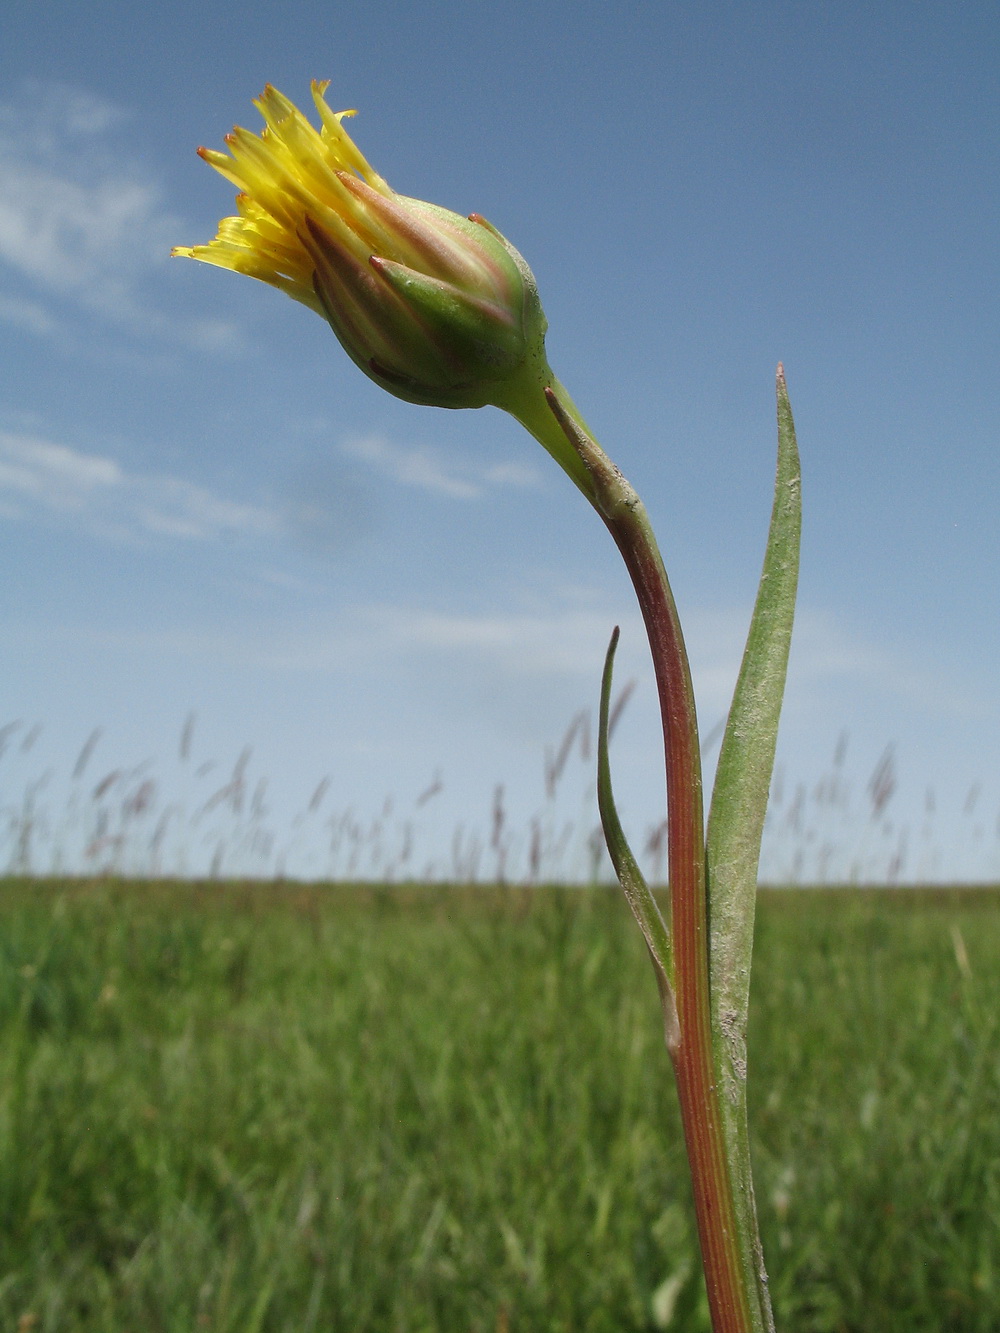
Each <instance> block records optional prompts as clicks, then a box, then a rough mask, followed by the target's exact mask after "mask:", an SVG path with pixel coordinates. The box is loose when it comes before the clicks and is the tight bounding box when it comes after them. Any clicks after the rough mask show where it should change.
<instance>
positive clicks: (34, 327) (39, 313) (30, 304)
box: [0, 295, 57, 337]
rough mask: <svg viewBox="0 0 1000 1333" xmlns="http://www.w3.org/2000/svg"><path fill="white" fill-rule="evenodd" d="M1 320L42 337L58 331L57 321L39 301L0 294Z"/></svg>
mask: <svg viewBox="0 0 1000 1333" xmlns="http://www.w3.org/2000/svg"><path fill="white" fill-rule="evenodd" d="M0 320H2V321H3V322H4V323H5V324H13V326H14V327H15V328H16V329H24V330H25V332H27V333H34V334H37V335H38V336H39V337H42V336H44V335H46V334H49V333H54V332H55V331H56V327H57V325H56V321H55V320H54V319H53V317H52V316H51V315H50V314H49V312H48V311H47V310H46V309H45V307H44V306H43V305H40V304H39V303H38V302H37V301H28V300H22V299H18V298H17V297H10V296H3V295H0Z"/></svg>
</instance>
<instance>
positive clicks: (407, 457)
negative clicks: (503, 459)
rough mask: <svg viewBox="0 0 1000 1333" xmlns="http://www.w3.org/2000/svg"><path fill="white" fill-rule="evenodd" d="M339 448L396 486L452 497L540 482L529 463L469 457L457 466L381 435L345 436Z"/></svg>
mask: <svg viewBox="0 0 1000 1333" xmlns="http://www.w3.org/2000/svg"><path fill="white" fill-rule="evenodd" d="M343 448H344V453H346V454H347V455H348V456H349V457H351V458H356V459H358V460H360V461H361V462H363V463H367V464H368V465H369V466H370V467H371V468H373V469H374V470H375V471H376V472H379V473H380V474H381V475H382V476H383V477H386V478H388V479H389V480H390V481H392V482H395V483H396V485H398V486H412V487H415V488H416V489H418V490H424V491H430V492H431V493H432V494H436V495H444V496H447V497H448V498H449V499H453V500H478V499H479V498H480V497H481V496H483V495H485V494H486V492H487V491H488V490H490V489H493V488H496V487H501V486H507V487H510V486H513V487H517V488H518V489H526V488H534V487H537V486H539V485H541V481H540V478H539V475H538V473H537V472H536V471H535V470H534V468H531V467H527V466H524V465H521V464H506V463H504V464H493V465H489V466H486V467H484V466H482V465H481V464H480V463H477V462H476V461H475V460H473V459H472V458H469V459H467V460H463V461H462V464H461V465H460V466H459V465H458V464H456V462H455V460H453V459H446V458H444V457H443V456H442V454H441V452H440V451H439V450H436V449H433V448H431V447H430V446H428V445H417V446H415V447H413V448H405V447H403V446H402V445H398V444H392V443H390V441H389V440H386V439H385V438H384V437H382V436H381V435H365V436H360V437H357V438H355V439H351V440H348V441H347V442H346V444H345V445H344V446H343Z"/></svg>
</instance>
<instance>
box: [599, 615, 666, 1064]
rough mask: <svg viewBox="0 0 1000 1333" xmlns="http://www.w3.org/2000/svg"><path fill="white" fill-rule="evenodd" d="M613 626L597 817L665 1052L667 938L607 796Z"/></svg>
mask: <svg viewBox="0 0 1000 1333" xmlns="http://www.w3.org/2000/svg"><path fill="white" fill-rule="evenodd" d="M618 632H619V631H618V626H617V625H616V626H615V628H614V631H613V633H612V635H611V642H610V643H609V644H608V652H607V656H606V657H605V659H604V675H603V676H602V678H601V711H600V719H599V721H598V726H597V805H598V809H599V810H600V812H601V826H602V828H603V829H604V841H605V842H606V843H607V847H608V855H609V856H610V857H611V864H612V865H613V866H614V868H615V874H616V875H617V876H618V883H619V884H620V885H621V887H622V892H623V893H624V894H625V898H626V901H627V902H628V905H629V907H631V909H632V914H633V916H634V917H635V919H636V921H638V923H639V929H640V930H641V931H642V934H643V938H644V939H645V941H646V947H647V948H648V949H649V956H650V958H651V959H652V962H653V971H654V972H655V973H656V984H657V986H658V987H659V990H660V1002H661V1004H662V1006H663V1032H664V1037H665V1040H666V1043H667V1047H668V1049H672V1048H673V1046H674V1045H675V1044H676V1041H677V1036H678V1029H677V1006H676V1003H675V1001H674V992H673V987H672V984H671V983H672V977H673V962H672V959H671V956H670V936H669V933H668V931H667V927H666V923H665V922H664V920H663V917H662V916H661V915H660V909H659V907H657V905H656V899H655V898H654V897H653V895H652V893H651V891H650V888H649V885H648V884H647V883H646V880H645V878H644V877H643V874H642V871H641V870H640V869H639V864H638V862H637V861H636V859H635V856H634V855H633V853H632V849H631V847H630V846H629V845H628V839H627V838H626V837H625V830H624V829H623V828H622V825H621V820H620V819H619V818H618V810H617V809H616V807H615V798H614V795H613V794H612V790H611V763H610V760H609V757H608V730H609V728H608V717H609V713H610V706H611V678H612V674H613V671H614V662H615V649H616V648H617V647H618Z"/></svg>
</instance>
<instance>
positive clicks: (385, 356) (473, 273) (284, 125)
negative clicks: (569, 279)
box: [173, 82, 547, 407]
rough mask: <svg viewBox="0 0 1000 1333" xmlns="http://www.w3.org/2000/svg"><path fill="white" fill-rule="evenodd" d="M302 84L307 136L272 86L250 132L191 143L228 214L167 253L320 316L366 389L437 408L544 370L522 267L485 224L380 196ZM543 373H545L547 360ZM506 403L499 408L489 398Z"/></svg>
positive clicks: (536, 313) (473, 402) (472, 403)
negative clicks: (248, 281) (308, 108)
mask: <svg viewBox="0 0 1000 1333" xmlns="http://www.w3.org/2000/svg"><path fill="white" fill-rule="evenodd" d="M326 88H327V84H326V83H325V82H324V83H320V82H314V83H313V85H312V95H313V101H314V102H315V104H316V109H317V111H318V112H319V116H320V121H321V128H320V129H319V130H318V131H317V130H316V129H314V128H313V126H312V125H311V124H310V123H309V121H308V120H307V119H306V118H305V116H303V115H302V113H301V112H300V111H299V110H298V109H297V108H296V107H295V106H293V105H292V103H291V102H289V101H288V99H287V98H285V97H283V96H282V95H281V93H279V92H278V91H277V90H276V89H275V88H272V87H270V86H268V87H267V88H265V89H264V92H263V94H262V95H261V96H260V97H259V98H258V99H257V101H256V102H255V105H256V107H257V108H258V110H259V111H260V113H261V115H262V116H263V117H264V122H265V128H264V129H263V130H262V131H261V133H260V134H259V135H256V134H252V133H251V132H250V131H249V130H244V129H240V128H237V129H234V130H233V132H232V134H228V135H227V136H226V144H227V146H228V149H229V152H228V153H220V152H214V151H213V150H211V149H208V148H199V149H198V152H199V154H200V155H201V157H203V158H204V159H205V161H206V162H208V163H209V164H210V165H211V166H213V167H215V169H216V170H217V171H219V172H221V174H222V175H223V176H225V177H226V179H227V180H230V181H232V183H233V184H234V185H235V186H236V187H237V188H238V190H239V191H240V193H239V194H238V195H237V198H236V207H237V210H238V216H236V217H231V218H224V219H223V220H222V222H221V223H220V224H219V233H218V235H217V236H216V238H215V240H213V241H212V242H211V243H210V244H209V245H196V246H190V247H188V246H178V247H177V248H176V249H175V250H174V251H173V253H174V254H175V255H184V256H187V257H189V258H191V259H200V260H203V261H204V262H205V263H208V264H216V265H218V266H219V267H221V268H230V269H233V270H234V271H235V272H237V273H246V274H249V276H250V277H253V278H259V279H260V280H261V281H262V282H268V283H270V284H271V285H272V286H274V287H280V288H281V290H282V291H284V292H286V293H287V294H288V295H289V296H292V297H294V298H295V300H297V301H301V302H302V303H303V304H304V305H307V306H309V307H310V308H311V309H313V310H315V311H316V312H317V313H318V314H320V315H322V316H323V317H324V318H325V319H326V320H328V321H329V323H330V325H331V327H332V328H333V331H334V333H336V335H337V337H338V338H339V339H340V341H341V343H342V344H343V346H344V348H345V349H346V351H347V352H348V353H349V355H350V356H351V357H352V359H353V360H354V361H355V362H356V363H357V364H358V365H359V366H360V367H361V369H362V370H363V371H364V372H365V373H366V374H367V375H369V376H370V377H371V378H372V379H373V380H375V382H376V383H378V384H380V385H382V387H383V388H386V389H388V390H389V391H390V392H391V393H394V394H396V395H397V396H398V397H400V398H405V399H407V400H409V401H411V402H418V403H431V404H434V405H436V406H439V407H479V406H482V405H484V404H486V403H498V404H501V400H502V399H503V398H504V397H505V386H506V385H509V384H510V382H511V381H513V380H516V379H517V378H518V377H519V376H520V375H521V374H522V372H523V371H524V370H525V369H526V366H527V363H529V362H530V363H531V364H532V366H533V367H534V368H535V373H537V371H538V368H539V367H544V366H545V360H544V350H543V342H544V334H545V317H544V315H543V313H542V309H541V306H540V304H539V301H538V292H537V289H536V286H535V281H534V278H533V277H532V275H531V271H530V270H529V268H528V266H527V264H526V263H525V262H524V260H523V259H522V258H521V256H520V255H519V254H518V252H517V251H516V250H515V249H514V247H513V246H512V245H510V244H509V242H507V241H506V240H505V239H504V238H503V237H502V236H501V235H500V233H499V232H497V231H496V230H495V229H494V228H493V227H491V226H490V224H489V223H488V222H486V221H485V219H483V218H481V217H479V216H478V214H475V213H474V214H472V215H471V216H470V217H468V218H465V217H462V216H460V215H459V214H457V213H452V212H450V211H449V210H447V209H444V208H439V207H438V206H437V205H435V204H427V203H422V202H420V201H419V200H416V199H407V198H405V197H403V196H402V195H398V194H396V193H394V191H392V190H391V189H390V188H389V186H388V185H387V184H386V183H385V181H384V180H383V179H382V177H381V176H380V175H379V174H378V173H377V172H376V171H374V170H373V169H372V168H371V167H370V166H369V164H368V163H367V161H366V160H365V158H364V157H363V156H362V154H361V153H360V152H359V150H358V148H357V147H356V145H355V144H354V142H353V140H352V139H351V137H350V136H349V135H348V133H347V131H346V130H345V129H344V127H343V123H342V122H343V120H344V118H345V117H346V116H351V115H353V114H354V112H353V111H341V112H333V111H331V110H330V108H329V107H328V106H327V104H326V101H325V99H324V93H325V91H326ZM546 368H547V367H546ZM501 405H506V404H501Z"/></svg>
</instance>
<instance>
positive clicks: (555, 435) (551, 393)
mask: <svg viewBox="0 0 1000 1333" xmlns="http://www.w3.org/2000/svg"><path fill="white" fill-rule="evenodd" d="M544 395H545V401H547V404H548V409H549V413H550V415H549V417H548V420H547V421H546V419H545V417H544V415H543V414H542V413H541V411H540V406H541V404H540V402H539V401H538V400H537V399H535V400H534V401H532V398H534V395H531V396H530V397H529V396H528V395H525V397H524V398H523V399H521V400H520V401H519V402H518V403H517V404H516V406H514V405H512V406H510V407H508V410H511V411H513V412H514V415H516V416H517V417H518V418H519V419H520V420H521V421H522V423H523V424H524V425H525V426H526V427H527V428H528V429H529V430H530V431H531V432H532V434H534V435H535V436H536V438H538V440H539V441H540V443H542V444H543V445H544V446H545V448H546V449H548V450H549V452H550V453H552V454H553V455H554V456H555V457H556V458H557V459H558V461H560V462H563V454H564V453H565V444H564V441H568V442H569V443H570V445H572V448H573V452H574V453H575V455H576V456H577V458H578V459H579V460H580V462H581V463H582V464H583V468H584V472H583V473H582V474H581V473H580V471H579V469H577V470H575V471H570V468H568V467H567V471H570V475H571V476H573V479H574V481H576V483H577V485H578V486H579V487H580V489H581V490H582V491H583V492H584V494H585V495H587V497H588V499H590V501H591V503H592V504H593V505H594V507H595V508H596V509H597V511H598V513H599V514H600V515H601V517H602V519H603V520H604V522H605V524H606V525H607V527H608V530H609V531H610V533H611V535H612V537H613V538H614V541H615V543H616V545H617V546H618V549H619V551H620V552H621V554H622V557H623V559H624V561H625V565H626V567H627V569H628V571H629V575H630V577H631V579H632V583H633V586H634V587H635V591H636V596H637V598H638V601H639V607H640V610H641V612H642V617H643V620H644V622H645V626H646V633H647V635H648V637H649V644H650V649H651V651H652V657H653V668H654V671H655V675H656V686H657V692H658V696H659V702H660V715H661V719H662V723H663V741H664V754H665V761H666V777H667V823H668V832H669V868H670V936H671V950H672V955H673V964H674V967H673V973H674V982H675V987H676V1005H677V1028H676V1031H675V1034H674V1039H673V1041H672V1042H668V1049H669V1051H670V1056H671V1060H672V1062H673V1066H674V1072H675V1076H676V1080H677V1091H678V1100H679V1103H680V1110H681V1119H682V1122H683V1126H684V1137H685V1142H686V1145H687V1153H688V1160H689V1163H690V1167H691V1179H692V1187H693V1194H694V1205H695V1214H696V1217H697V1223H698V1236H699V1240H700V1244H701V1253H702V1263H703V1267H704V1271H705V1284H706V1288H707V1291H708V1302H709V1308H710V1310H711V1315H712V1326H713V1329H714V1330H715V1333H758V1330H761V1329H763V1328H765V1327H766V1325H765V1323H764V1321H763V1316H762V1313H761V1311H760V1310H759V1308H757V1309H755V1308H754V1307H755V1306H757V1304H758V1303H757V1299H756V1292H755V1291H753V1290H752V1289H749V1288H748V1284H747V1281H746V1272H747V1263H746V1259H747V1257H748V1256H747V1255H746V1254H745V1253H744V1250H745V1249H746V1246H747V1243H748V1238H747V1237H745V1236H744V1235H743V1234H742V1233H741V1228H740V1226H739V1218H738V1214H737V1210H736V1207H735V1201H734V1197H733V1191H732V1173H731V1170H730V1169H729V1165H728V1159H727V1147H726V1138H725V1132H724V1126H723V1120H722V1113H721V1108H720V1099H719V1088H718V1083H717V1079H716V1074H715V1069H714V1061H713V1042H712V1030H711V1012H710V1005H709V940H708V903H707V891H706V870H705V831H704V830H705V825H704V812H703V807H702V779H701V758H700V753H699V749H698V727H697V718H696V714H695V705H694V691H693V688H692V684H691V672H690V667H689V664H688V658H687V652H686V650H685V647H684V639H683V635H682V633H681V626H680V621H679V619H678V616H677V608H676V606H675V604H674V599H673V594H672V592H671V589H670V584H669V582H668V580H667V575H666V570H665V569H664V566H663V561H662V559H661V557H660V552H659V549H658V547H657V545H656V540H655V538H654V536H653V532H652V528H651V526H650V523H649V518H648V516H647V514H646V510H645V507H644V506H643V504H642V502H641V501H640V499H639V497H638V495H637V494H636V492H635V491H634V490H633V488H632V487H631V485H630V484H629V483H628V482H627V481H626V480H625V478H624V477H623V476H622V474H621V473H620V472H619V470H618V469H617V468H616V467H615V465H614V464H613V463H612V462H611V460H610V459H609V458H608V457H607V455H606V454H605V453H604V452H603V450H602V449H601V448H600V446H599V445H598V444H597V443H596V441H595V440H594V439H593V437H592V436H591V435H590V433H589V431H588V430H587V428H586V426H585V424H584V423H583V420H582V418H581V417H580V415H579V413H578V412H577V410H576V408H575V407H574V406H573V404H572V401H571V400H570V399H569V397H568V395H567V394H566V393H565V390H564V389H563V388H562V386H561V385H560V384H558V382H557V381H555V380H554V379H549V381H548V383H547V384H546V385H545V386H544ZM563 465H564V466H565V463H563Z"/></svg>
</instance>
